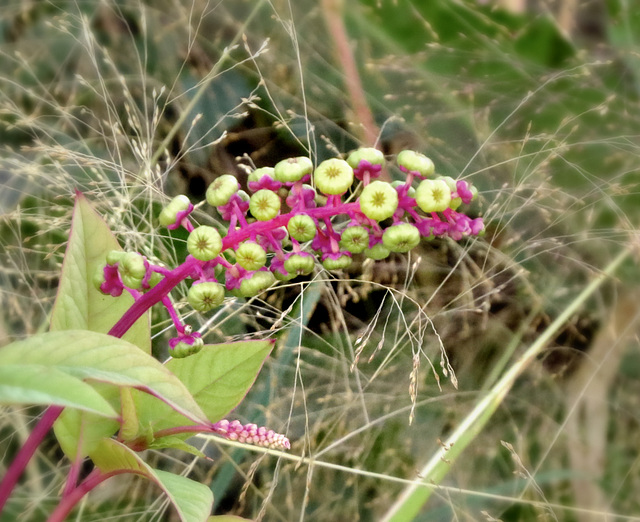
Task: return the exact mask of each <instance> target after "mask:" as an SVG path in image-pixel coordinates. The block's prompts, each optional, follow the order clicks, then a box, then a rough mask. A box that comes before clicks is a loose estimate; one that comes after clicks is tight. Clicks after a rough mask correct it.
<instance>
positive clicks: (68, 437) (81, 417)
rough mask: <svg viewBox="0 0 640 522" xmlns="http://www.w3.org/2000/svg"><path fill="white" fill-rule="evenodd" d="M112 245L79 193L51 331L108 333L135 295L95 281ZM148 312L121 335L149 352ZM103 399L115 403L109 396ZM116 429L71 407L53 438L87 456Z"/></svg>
mask: <svg viewBox="0 0 640 522" xmlns="http://www.w3.org/2000/svg"><path fill="white" fill-rule="evenodd" d="M111 250H122V249H121V248H120V245H119V244H118V241H117V240H116V238H115V237H114V236H113V234H112V233H111V231H110V230H109V227H108V226H107V224H106V223H105V222H104V220H103V219H102V218H101V217H100V216H99V215H98V214H97V213H96V211H95V210H93V208H92V207H91V205H90V204H89V203H88V202H87V199H86V198H85V197H84V196H83V195H82V194H80V193H78V194H77V195H76V202H75V207H74V210H73V220H72V224H71V233H70V235H69V242H68V244H67V250H66V252H65V256H64V263H63V265H62V274H61V276H60V283H59V287H58V295H57V296H56V301H55V303H54V306H53V313H52V315H51V330H52V331H57V330H69V329H86V330H91V331H94V332H101V333H107V332H108V331H109V330H110V329H111V327H112V326H113V325H114V324H115V323H116V322H117V321H118V319H120V318H121V317H122V315H124V313H125V312H126V311H127V310H128V309H129V307H130V306H131V305H132V304H133V298H132V297H131V296H130V295H129V294H127V293H126V292H124V293H123V294H122V295H121V296H120V297H111V296H106V295H103V294H102V293H101V292H99V291H98V290H97V289H96V288H95V286H94V285H93V281H92V279H93V277H94V275H95V273H96V271H97V269H98V267H99V266H100V265H101V264H102V263H104V262H105V260H106V257H107V253H108V252H109V251H111ZM149 317H150V314H149V313H148V312H147V313H145V314H144V315H143V316H142V317H141V318H140V319H138V321H136V323H135V324H134V325H133V326H132V327H131V328H130V329H129V331H127V333H126V334H125V335H124V336H123V338H124V339H125V340H127V341H129V342H131V343H133V344H134V345H136V346H137V347H139V348H140V349H141V350H142V351H143V352H145V353H148V354H150V353H151V334H150V324H149ZM99 389H100V388H99ZM107 398H108V399H110V400H111V401H112V402H113V397H107ZM125 421H126V418H125ZM116 430H117V425H114V423H112V422H105V420H104V419H100V418H98V417H95V416H94V415H92V414H90V413H82V414H80V413H79V412H77V411H72V410H65V411H63V412H62V414H61V415H60V417H59V418H58V420H57V421H56V423H55V424H54V432H55V434H56V437H57V438H58V441H59V442H60V445H61V446H62V449H63V451H64V452H65V453H66V454H67V456H69V457H70V458H75V456H76V455H77V454H78V453H79V454H80V455H86V454H87V452H89V451H90V450H91V448H92V447H93V445H94V444H95V443H96V441H98V440H100V439H101V438H103V437H108V436H110V435H112V434H113V433H114V432H115V431H116Z"/></svg>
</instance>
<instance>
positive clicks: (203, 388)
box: [137, 341, 273, 430]
mask: <svg viewBox="0 0 640 522" xmlns="http://www.w3.org/2000/svg"><path fill="white" fill-rule="evenodd" d="M272 348H273V341H241V342H236V343H226V344H208V345H204V346H203V347H202V349H201V350H200V351H199V352H198V353H196V354H193V355H190V356H189V357H185V358H183V359H171V360H169V361H168V362H167V363H166V364H165V366H166V367H167V368H168V369H169V370H171V371H172V372H173V374H174V375H175V376H176V377H178V378H179V379H180V380H181V381H182V382H183V383H184V384H185V386H186V387H187V389H188V390H189V391H190V392H191V394H192V396H193V397H194V399H195V401H196V402H197V403H198V405H199V406H200V408H202V411H203V412H204V414H205V415H206V417H207V419H208V421H209V422H217V421H219V420H220V419H222V418H223V417H224V416H225V415H226V414H227V413H229V412H230V411H231V410H232V409H233V408H235V407H236V406H237V405H238V404H239V403H240V401H241V400H242V399H243V398H244V396H245V395H246V394H247V392H248V391H249V388H251V385H252V384H253V383H254V381H255V379H256V377H257V375H258V372H259V371H260V368H261V367H262V364H263V362H264V360H265V358H266V357H267V356H268V355H269V353H270V352H271V349H272ZM138 395H139V394H138ZM149 402H150V401H149V398H148V397H144V396H138V397H137V404H138V409H139V411H138V415H139V417H140V422H141V424H142V425H143V426H144V425H147V424H150V425H151V426H153V429H154V430H158V429H163V428H167V427H171V426H176V425H179V424H178V423H179V422H180V419H179V418H178V416H177V415H176V414H175V412H173V411H170V410H169V409H168V408H166V407H165V406H164V405H162V404H158V403H157V402H156V404H155V407H154V406H151V405H150V404H149ZM143 410H144V413H143Z"/></svg>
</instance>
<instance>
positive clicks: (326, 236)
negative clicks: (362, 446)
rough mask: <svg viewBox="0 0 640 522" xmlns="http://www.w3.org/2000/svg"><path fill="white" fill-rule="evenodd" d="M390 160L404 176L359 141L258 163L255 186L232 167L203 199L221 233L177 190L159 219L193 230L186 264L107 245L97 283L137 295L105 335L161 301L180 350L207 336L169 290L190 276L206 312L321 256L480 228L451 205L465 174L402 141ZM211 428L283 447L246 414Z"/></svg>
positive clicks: (339, 259)
mask: <svg viewBox="0 0 640 522" xmlns="http://www.w3.org/2000/svg"><path fill="white" fill-rule="evenodd" d="M396 163H397V166H398V168H399V169H400V171H402V172H403V173H404V174H405V175H406V177H405V179H404V181H396V182H394V183H387V182H385V181H380V180H379V179H377V178H379V177H380V175H381V173H382V170H383V168H384V167H385V158H384V156H383V154H382V153H381V152H380V151H378V150H376V149H372V148H362V149H358V150H356V151H355V152H353V153H351V154H350V155H349V157H348V158H347V159H346V161H345V160H343V159H339V158H333V159H329V160H326V161H323V162H322V163H320V164H319V165H318V166H317V167H316V168H315V170H314V168H313V163H312V162H311V160H310V159H309V158H307V157H297V158H290V159H286V160H283V161H281V162H280V163H278V164H277V165H276V166H275V167H273V168H271V167H263V168H259V169H256V170H254V171H253V172H252V173H251V174H250V176H249V180H248V189H249V191H250V192H251V195H249V194H247V193H246V192H245V191H243V190H240V185H239V183H238V181H237V179H236V178H235V177H234V176H231V175H223V176H220V177H219V178H218V179H216V180H215V181H214V182H213V183H212V184H211V185H210V186H209V188H208V190H207V194H206V197H207V202H208V203H209V204H210V205H211V206H213V207H215V208H216V209H217V211H218V213H219V214H220V216H221V218H222V219H223V220H224V221H226V222H227V226H226V230H225V231H224V232H223V234H220V232H219V230H218V229H217V228H215V227H212V226H206V225H203V226H198V227H196V226H194V225H193V224H192V222H191V219H190V214H191V212H192V211H193V209H194V206H193V205H192V204H191V202H190V201H189V198H187V197H186V196H183V195H181V196H177V197H175V198H174V199H173V200H171V202H170V203H169V204H168V205H167V206H166V207H165V208H164V209H163V210H162V212H161V213H160V215H159V216H158V218H159V222H160V224H161V225H162V226H165V227H167V228H168V229H170V230H173V229H176V228H179V227H184V228H185V229H186V230H187V231H188V232H189V236H188V238H187V250H188V252H189V255H188V256H187V258H186V259H185V260H184V262H183V263H182V264H180V265H178V266H177V267H175V268H174V269H172V270H171V269H167V268H165V267H162V266H158V265H154V264H152V263H150V262H149V261H148V260H147V259H146V257H144V256H143V255H141V254H138V253H136V252H122V251H112V252H110V253H109V254H108V255H107V259H106V262H105V263H104V264H103V265H102V266H101V267H100V269H99V270H98V272H97V273H96V276H95V278H94V283H95V285H96V287H97V288H98V289H99V290H100V291H101V292H103V293H104V294H107V295H111V296H114V297H117V296H119V295H121V294H122V292H123V291H125V290H126V291H127V292H129V293H130V294H131V295H132V296H133V298H134V301H135V302H134V304H133V306H132V307H131V308H130V309H129V311H128V312H127V313H126V314H125V315H124V316H123V317H122V318H121V319H120V321H118V323H116V325H114V327H113V328H112V329H111V333H112V334H113V335H119V334H122V333H124V332H126V331H127V330H128V328H129V327H130V326H131V325H132V324H133V323H134V322H135V321H136V320H137V319H138V318H139V317H140V316H141V315H142V314H143V313H144V311H145V310H147V309H148V308H150V307H151V306H153V305H154V304H156V303H159V302H161V303H162V304H163V305H164V306H165V307H166V309H167V311H168V312H169V315H170V316H171V319H172V321H173V323H174V325H175V328H176V330H177V333H178V335H177V336H176V337H174V338H173V339H171V340H170V342H169V347H170V349H171V355H172V357H186V356H188V355H191V354H193V353H196V352H198V351H199V350H200V349H201V348H202V346H203V344H204V343H203V340H202V338H201V336H200V334H199V333H197V332H194V331H193V329H192V328H191V326H189V325H186V324H183V322H182V321H181V319H180V317H179V315H178V313H177V312H176V310H175V309H174V307H173V304H172V302H171V300H170V298H169V293H170V292H171V290H172V289H173V288H175V286H176V285H177V284H179V283H180V282H181V281H184V280H185V279H191V280H192V285H191V287H190V289H189V293H188V296H187V300H188V302H189V304H190V305H191V306H192V307H193V308H194V309H195V310H197V311H198V312H201V313H206V312H208V311H210V310H212V309H213V308H215V307H217V306H219V305H220V304H222V302H223V300H224V298H225V294H226V292H229V293H230V294H232V295H235V296H238V297H253V296H256V295H258V294H260V293H261V292H263V291H264V290H266V289H267V288H269V287H270V286H271V285H272V284H274V283H275V282H276V280H280V281H287V280H290V279H292V278H294V277H297V276H299V275H307V274H310V273H311V272H313V270H314V269H315V267H316V259H317V258H319V259H320V261H321V262H322V266H323V267H324V268H325V269H327V270H340V269H344V268H347V267H348V266H349V265H350V264H351V263H352V260H353V256H355V255H363V256H366V257H369V258H371V259H383V258H385V257H387V256H389V255H390V254H391V253H392V252H398V253H404V252H409V251H410V250H411V249H413V248H415V247H416V246H417V245H418V244H419V243H420V240H421V239H422V238H425V239H431V238H434V237H441V236H448V237H450V238H452V239H454V240H459V239H461V238H462V237H464V236H469V235H478V234H479V233H480V232H481V231H482V229H483V223H482V219H481V218H476V219H471V218H469V217H468V216H466V215H465V214H463V213H461V212H458V210H457V209H458V207H459V206H460V205H461V204H463V203H466V204H468V203H470V202H471V200H472V199H473V198H474V197H475V196H476V193H477V191H476V190H475V189H474V187H472V186H471V185H470V184H469V183H467V182H466V181H463V180H458V181H455V180H454V179H452V178H449V177H434V172H435V168H434V165H433V162H432V161H431V160H430V159H429V158H427V157H426V156H424V155H422V154H419V153H417V152H414V151H410V150H405V151H402V152H401V153H400V154H398V156H397V158H396ZM356 180H357V183H356V184H355V185H354V182H355V181H356ZM414 182H415V183H416V185H417V187H414V186H413V184H414ZM211 429H212V430H213V431H214V432H216V433H218V434H219V435H222V436H224V437H227V438H230V439H234V440H239V441H242V442H248V443H253V444H259V445H263V446H267V447H280V448H288V447H289V441H288V439H287V438H286V437H284V436H283V435H279V434H277V433H275V432H273V431H271V430H267V429H266V428H259V427H257V426H256V425H253V424H248V425H242V424H241V423H240V422H238V421H232V422H229V421H226V420H224V421H220V422H219V423H217V424H214V425H212V427H211Z"/></svg>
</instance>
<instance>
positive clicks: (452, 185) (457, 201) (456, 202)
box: [436, 176, 462, 210]
mask: <svg viewBox="0 0 640 522" xmlns="http://www.w3.org/2000/svg"><path fill="white" fill-rule="evenodd" d="M436 179H441V180H442V181H444V182H445V183H446V184H447V187H449V191H450V192H455V191H456V190H457V187H456V180H455V179H453V178H452V177H451V176H440V177H438V178H436ZM460 205H462V198H460V197H457V198H451V201H450V202H449V208H450V209H451V210H456V209H457V208H458V207H459V206H460Z"/></svg>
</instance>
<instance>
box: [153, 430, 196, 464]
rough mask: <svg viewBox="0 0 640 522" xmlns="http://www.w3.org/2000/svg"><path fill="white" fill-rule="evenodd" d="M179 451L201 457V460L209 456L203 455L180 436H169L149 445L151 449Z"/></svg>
mask: <svg viewBox="0 0 640 522" xmlns="http://www.w3.org/2000/svg"><path fill="white" fill-rule="evenodd" d="M166 448H171V449H178V450H182V451H186V452H187V453H191V454H192V455H195V456H196V457H200V458H201V459H206V458H207V456H206V455H205V454H204V453H202V451H200V450H199V449H198V448H196V447H195V446H192V445H191V444H189V443H187V442H185V441H184V440H183V439H182V438H181V437H180V436H176V437H174V436H168V437H162V438H160V439H157V440H154V441H152V442H151V443H150V444H149V449H166Z"/></svg>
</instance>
